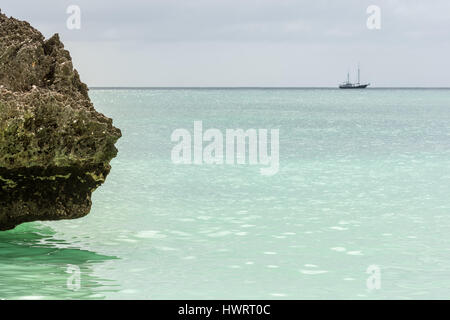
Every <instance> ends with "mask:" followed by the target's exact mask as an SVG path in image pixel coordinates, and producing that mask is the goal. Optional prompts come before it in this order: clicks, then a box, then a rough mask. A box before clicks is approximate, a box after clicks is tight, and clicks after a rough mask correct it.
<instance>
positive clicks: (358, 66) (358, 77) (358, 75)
mask: <svg viewBox="0 0 450 320" xmlns="http://www.w3.org/2000/svg"><path fill="white" fill-rule="evenodd" d="M358 84H360V80H359V63H358Z"/></svg>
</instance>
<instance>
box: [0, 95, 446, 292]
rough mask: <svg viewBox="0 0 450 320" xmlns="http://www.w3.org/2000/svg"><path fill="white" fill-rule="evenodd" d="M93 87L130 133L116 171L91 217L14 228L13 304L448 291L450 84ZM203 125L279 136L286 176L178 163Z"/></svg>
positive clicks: (5, 282)
mask: <svg viewBox="0 0 450 320" xmlns="http://www.w3.org/2000/svg"><path fill="white" fill-rule="evenodd" d="M90 96H91V98H92V100H93V102H94V104H95V106H96V108H97V109H98V110H99V111H101V112H103V113H105V114H106V115H108V116H110V117H112V118H113V119H114V123H115V125H116V126H118V127H119V128H121V129H122V132H123V138H122V139H121V140H120V141H119V143H118V148H119V155H118V157H117V158H116V159H114V160H113V161H112V167H113V169H112V171H111V174H110V176H109V177H108V179H107V182H106V184H105V185H103V186H102V187H101V188H100V189H98V190H97V191H96V192H95V193H94V196H93V202H94V204H93V208H92V212H91V214H90V215H88V216H87V217H85V218H82V219H78V220H72V221H60V222H34V223H29V224H24V225H21V226H19V227H18V228H16V229H15V230H12V231H8V232H1V233H0V298H5V299H21V298H23V299H33V298H34V299H51V298H76V299H78V298H81V299H103V298H106V299H108V298H111V299H112V298H119V299H144V298H145V299H202V298H210V299H219V298H221V299H229V298H232V299H247V298H255V299H256V298H261V299H279V298H282V299H299V298H305V299H312V298H318V299H328V298H333V299H336V298H337V299H380V298H392V299H393V298H399V299H419V298H421V299H429V298H449V295H450V277H449V274H450V251H449V248H450V246H449V244H450V197H449V194H450V170H449V169H450V90H419V89H415V90H405V89H402V90H392V89H391V90H381V89H379V90H378V89H377V90H374V89H371V90H370V89H369V90H362V91H339V90H332V89H320V90H319V89H315V90H314V89H310V90H309V89H308V90H306V89H302V90H294V89H289V90H287V89H279V90H269V89H266V90H250V89H248V90H244V89H242V90H241V89H240V90H238V89H233V90H225V89H214V90H212V89H205V90H198V89H197V90H187V89H185V90H181V89H176V90H175V89H172V90H156V89H155V90H92V91H91V92H90ZM196 120H201V121H203V127H204V130H206V129H208V128H217V129H219V130H222V131H223V132H225V130H226V129H233V128H242V129H249V128H255V129H259V128H264V129H279V130H280V171H279V173H278V174H276V175H274V176H270V177H268V176H262V175H260V173H259V169H260V168H261V167H260V166H258V165H256V166H249V165H239V166H232V165H215V166H213V165H174V164H173V163H172V162H171V158H170V154H171V150H172V148H173V146H174V145H175V144H174V143H172V142H171V141H170V135H171V133H172V131H173V130H175V129H177V128H186V129H188V130H190V131H191V132H192V130H193V123H194V121H196ZM67 265H75V266H78V267H79V269H80V272H81V273H80V276H81V283H80V287H79V289H78V290H76V289H74V288H70V287H68V286H67V279H68V277H69V276H70V274H69V273H67ZM371 265H376V266H378V267H379V270H380V276H381V278H380V279H381V286H380V287H379V289H374V290H369V289H368V288H367V286H366V280H367V278H368V277H369V275H368V274H367V273H366V270H367V268H368V267H369V266H371Z"/></svg>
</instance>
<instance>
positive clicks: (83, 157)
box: [0, 13, 121, 230]
mask: <svg viewBox="0 0 450 320" xmlns="http://www.w3.org/2000/svg"><path fill="white" fill-rule="evenodd" d="M120 137H121V132H120V130H119V129H117V128H115V127H114V126H113V125H112V120H111V119H109V118H107V117H105V116H104V115H103V114H101V113H98V112H97V111H95V109H94V106H93V105H92V103H91V101H90V99H89V96H88V89H87V86H86V85H85V84H84V83H82V82H81V81H80V77H79V75H78V72H77V71H76V70H74V68H73V65H72V60H71V57H70V54H69V52H68V51H67V50H64V45H63V44H62V43H61V41H60V40H59V36H58V35H57V34H55V35H54V36H53V37H51V38H50V39H48V40H45V39H44V37H43V35H42V34H41V33H40V32H39V31H37V30H36V29H34V28H32V27H31V26H30V25H29V24H28V23H27V22H24V21H19V20H16V19H14V18H8V17H6V16H5V15H4V14H2V13H0V230H8V229H12V228H14V227H15V226H17V225H18V224H20V223H23V222H29V221H35V220H60V219H73V218H79V217H82V216H84V215H86V214H88V213H89V211H90V208H91V194H92V192H93V191H94V190H95V189H96V188H97V187H99V186H100V185H101V184H102V183H103V182H104V181H105V179H106V176H107V175H108V173H109V171H110V168H111V167H110V165H109V162H110V160H111V159H112V158H114V157H115V156H116V154H117V149H116V148H115V147H114V144H115V142H116V141H117V140H118V139H119V138H120Z"/></svg>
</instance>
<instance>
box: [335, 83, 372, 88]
mask: <svg viewBox="0 0 450 320" xmlns="http://www.w3.org/2000/svg"><path fill="white" fill-rule="evenodd" d="M367 86H368V84H358V85H351V86H349V85H341V86H339V89H365V88H367Z"/></svg>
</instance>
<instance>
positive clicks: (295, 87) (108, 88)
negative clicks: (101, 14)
mask: <svg viewBox="0 0 450 320" xmlns="http://www.w3.org/2000/svg"><path fill="white" fill-rule="evenodd" d="M88 88H89V89H92V90H114V89H118V90H121V89H122V90H124V89H128V90H129V89H140V90H142V89H160V90H161V89H339V87H337V86H336V87H308V86H301V87H300V86H292V87H270V86H232V87H227V86H92V87H88ZM373 89H375V90H376V89H450V87H420V86H411V87H368V88H365V90H373Z"/></svg>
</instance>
